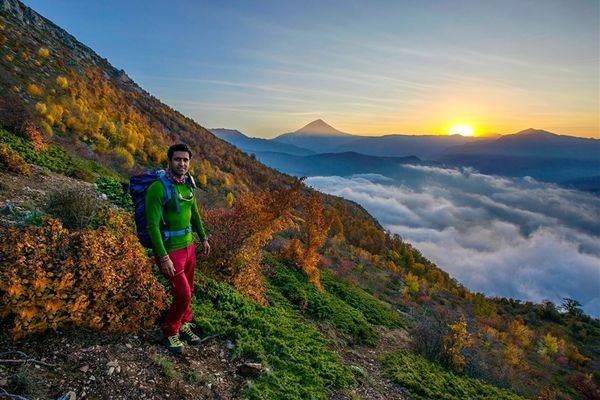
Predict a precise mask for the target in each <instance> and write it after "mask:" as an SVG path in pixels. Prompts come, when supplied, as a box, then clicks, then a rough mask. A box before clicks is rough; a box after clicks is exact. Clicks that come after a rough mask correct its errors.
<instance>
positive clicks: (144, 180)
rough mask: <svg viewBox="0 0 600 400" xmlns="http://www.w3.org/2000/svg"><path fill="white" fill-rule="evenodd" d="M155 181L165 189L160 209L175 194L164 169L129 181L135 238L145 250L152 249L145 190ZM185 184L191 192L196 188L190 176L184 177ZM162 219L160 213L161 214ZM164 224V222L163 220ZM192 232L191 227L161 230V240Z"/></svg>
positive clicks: (143, 174) (177, 202) (177, 205)
mask: <svg viewBox="0 0 600 400" xmlns="http://www.w3.org/2000/svg"><path fill="white" fill-rule="evenodd" d="M156 181H160V182H161V183H162V184H163V186H164V188H165V197H164V198H163V200H162V208H164V207H165V205H166V204H167V203H168V202H169V200H171V197H173V193H174V192H175V187H174V186H173V183H171V182H170V181H169V180H168V179H167V174H166V171H165V170H164V169H155V170H151V171H145V172H143V173H141V174H139V175H134V176H132V177H131V178H130V179H129V194H130V195H131V198H132V200H133V206H134V214H135V228H136V232H137V237H138V239H139V240H140V243H141V244H142V246H144V247H147V248H152V241H151V240H150V234H149V233H148V227H147V221H146V203H145V197H146V190H148V188H149V187H150V185H151V184H153V183H154V182H156ZM185 181H186V184H187V185H188V186H189V187H190V189H191V190H192V191H193V190H194V188H195V187H196V183H195V182H194V178H192V177H191V175H187V176H186V180H185ZM174 198H175V207H176V209H177V212H179V199H178V197H177V196H174ZM161 219H162V213H161ZM163 222H164V220H163ZM191 231H192V227H191V226H189V227H187V228H185V229H181V230H178V231H163V230H161V234H162V236H163V240H168V239H169V238H170V237H172V236H180V235H185V234H187V233H189V232H191Z"/></svg>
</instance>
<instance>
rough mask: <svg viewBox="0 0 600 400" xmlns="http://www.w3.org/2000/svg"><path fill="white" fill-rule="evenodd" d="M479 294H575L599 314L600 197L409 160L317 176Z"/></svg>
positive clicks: (318, 183) (316, 182) (536, 297)
mask: <svg viewBox="0 0 600 400" xmlns="http://www.w3.org/2000/svg"><path fill="white" fill-rule="evenodd" d="M307 183H308V184H309V185H311V186H313V187H315V188H317V189H319V190H321V191H324V192H327V193H331V194H335V195H338V196H342V197H345V198H348V199H351V200H354V201H356V202H358V203H360V204H361V205H362V206H364V207H365V208H366V209H367V210H368V211H369V212H370V213H371V214H372V215H374V216H375V217H376V218H377V219H378V220H379V221H380V223H381V224H382V225H383V226H384V227H385V228H387V229H389V230H390V231H392V232H395V233H398V234H400V236H401V237H402V238H403V239H404V240H406V241H408V242H410V243H412V244H413V245H415V246H416V247H417V248H418V249H419V250H420V251H421V252H422V253H423V255H425V257H427V258H429V259H430V260H431V261H433V262H435V263H436V264H437V265H438V266H439V267H441V268H442V269H444V270H445V271H447V272H448V273H450V274H451V275H452V276H453V277H455V278H457V279H458V280H459V281H460V282H462V283H463V284H464V285H466V286H467V287H468V288H470V289H471V290H474V291H480V292H483V293H486V294H488V295H491V296H506V297H513V298H518V299H523V300H533V301H541V300H543V299H551V300H552V301H555V302H560V301H561V299H562V298H563V297H572V298H575V299H577V300H579V301H580V302H581V303H582V304H583V308H584V310H585V311H586V312H587V313H589V314H591V315H594V316H596V317H598V316H600V200H599V199H598V197H595V196H593V195H590V194H587V193H583V192H577V191H572V190H567V189H562V188H560V187H557V186H555V185H551V184H545V183H541V182H537V181H535V180H532V179H530V178H528V179H527V178H525V179H523V178H517V179H510V178H500V177H496V176H489V175H483V174H480V173H478V172H475V171H473V170H466V169H463V170H457V169H445V168H439V167H428V166H412V165H411V166H409V165H407V166H404V167H403V171H402V174H400V177H399V178H398V181H397V182H394V181H392V180H390V178H387V177H383V176H380V175H376V174H363V175H360V176H352V177H338V176H330V177H311V178H308V179H307Z"/></svg>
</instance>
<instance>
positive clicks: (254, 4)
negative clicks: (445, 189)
mask: <svg viewBox="0 0 600 400" xmlns="http://www.w3.org/2000/svg"><path fill="white" fill-rule="evenodd" d="M25 3H26V4H27V5H28V6H30V7H32V8H33V9H34V10H36V11H37V12H39V13H40V14H42V15H44V16H45V17H47V18H49V19H50V20H52V21H53V22H55V23H56V24H58V25H59V26H61V27H63V28H65V29H66V30H67V31H68V32H69V33H71V34H73V35H74V36H75V37H76V38H77V39H79V40H80V41H82V42H83V43H84V44H86V45H88V46H90V47H91V48H92V49H94V50H95V51H96V52H97V53H98V54H99V55H100V56H102V57H106V58H107V59H108V60H109V61H110V62H111V63H112V64H113V65H114V66H115V67H117V68H123V69H125V70H126V71H127V73H128V74H129V75H130V76H131V77H132V78H133V79H134V80H135V81H136V82H137V83H138V84H140V85H141V86H142V87H143V88H144V89H146V90H147V91H149V92H150V93H152V94H153V95H155V96H156V97H158V98H159V99H161V100H162V101H163V102H165V103H167V104H169V105H170V106H172V107H174V108H175V109H177V110H179V111H181V112H182V113H184V114H185V115H187V116H189V117H192V118H193V119H195V120H196V121H197V122H199V123H200V124H201V125H203V126H205V127H208V128H217V127H225V128H235V129H239V130H241V131H242V132H244V133H246V134H249V135H250V136H258V137H274V136H276V135H277V134H280V133H283V132H289V131H292V130H295V129H297V128H300V127H301V126H303V125H305V124H306V123H308V122H310V121H312V120H314V119H317V118H322V119H324V120H325V121H327V122H329V123H330V124H332V125H333V126H335V127H336V128H338V129H340V130H342V131H346V132H350V133H357V134H371V135H381V134H386V133H407V134H408V133H410V134H414V133H437V134H444V133H447V131H448V129H449V128H450V127H451V126H453V125H455V124H458V123H464V124H469V125H472V126H473V127H474V128H475V130H476V133H479V134H481V133H485V132H497V133H502V134H506V133H514V132H516V131H519V130H522V129H526V128H529V127H534V128H540V129H546V130H550V131H553V132H556V133H564V134H571V135H577V136H585V137H600V132H599V131H600V127H599V124H600V122H599V115H598V113H599V111H598V110H599V107H600V104H599V85H600V82H599V72H598V63H599V47H600V46H599V34H600V32H599V31H600V29H599V21H598V19H599V2H598V1H595V0H574V1H553V0H536V1H526V0H525V1H523V0H521V1H512V0H503V1H373V2H367V1H342V0H340V1H318V2H317V1H191V0H189V1H172V2H165V1H137V0H136V1H112V0H104V1H91V0H89V1H67V0H52V1H50V0H25Z"/></svg>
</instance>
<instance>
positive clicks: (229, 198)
mask: <svg viewBox="0 0 600 400" xmlns="http://www.w3.org/2000/svg"><path fill="white" fill-rule="evenodd" d="M234 201H235V196H234V195H233V193H231V192H229V193H227V196H225V204H226V205H227V208H231V207H233V202H234Z"/></svg>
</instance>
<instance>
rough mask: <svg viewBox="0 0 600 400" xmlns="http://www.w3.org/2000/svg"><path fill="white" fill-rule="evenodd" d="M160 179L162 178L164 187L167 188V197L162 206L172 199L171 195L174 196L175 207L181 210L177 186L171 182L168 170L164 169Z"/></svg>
mask: <svg viewBox="0 0 600 400" xmlns="http://www.w3.org/2000/svg"><path fill="white" fill-rule="evenodd" d="M158 180H160V182H161V183H162V185H163V187H164V188H165V197H164V198H163V203H162V206H163V207H164V206H165V205H166V204H167V203H168V202H169V200H171V197H174V198H175V209H176V210H177V212H179V199H178V198H177V196H175V187H174V186H173V183H171V182H170V181H169V179H168V178H167V174H166V172H164V171H163V172H162V173H161V174H160V175H159V177H158Z"/></svg>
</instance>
